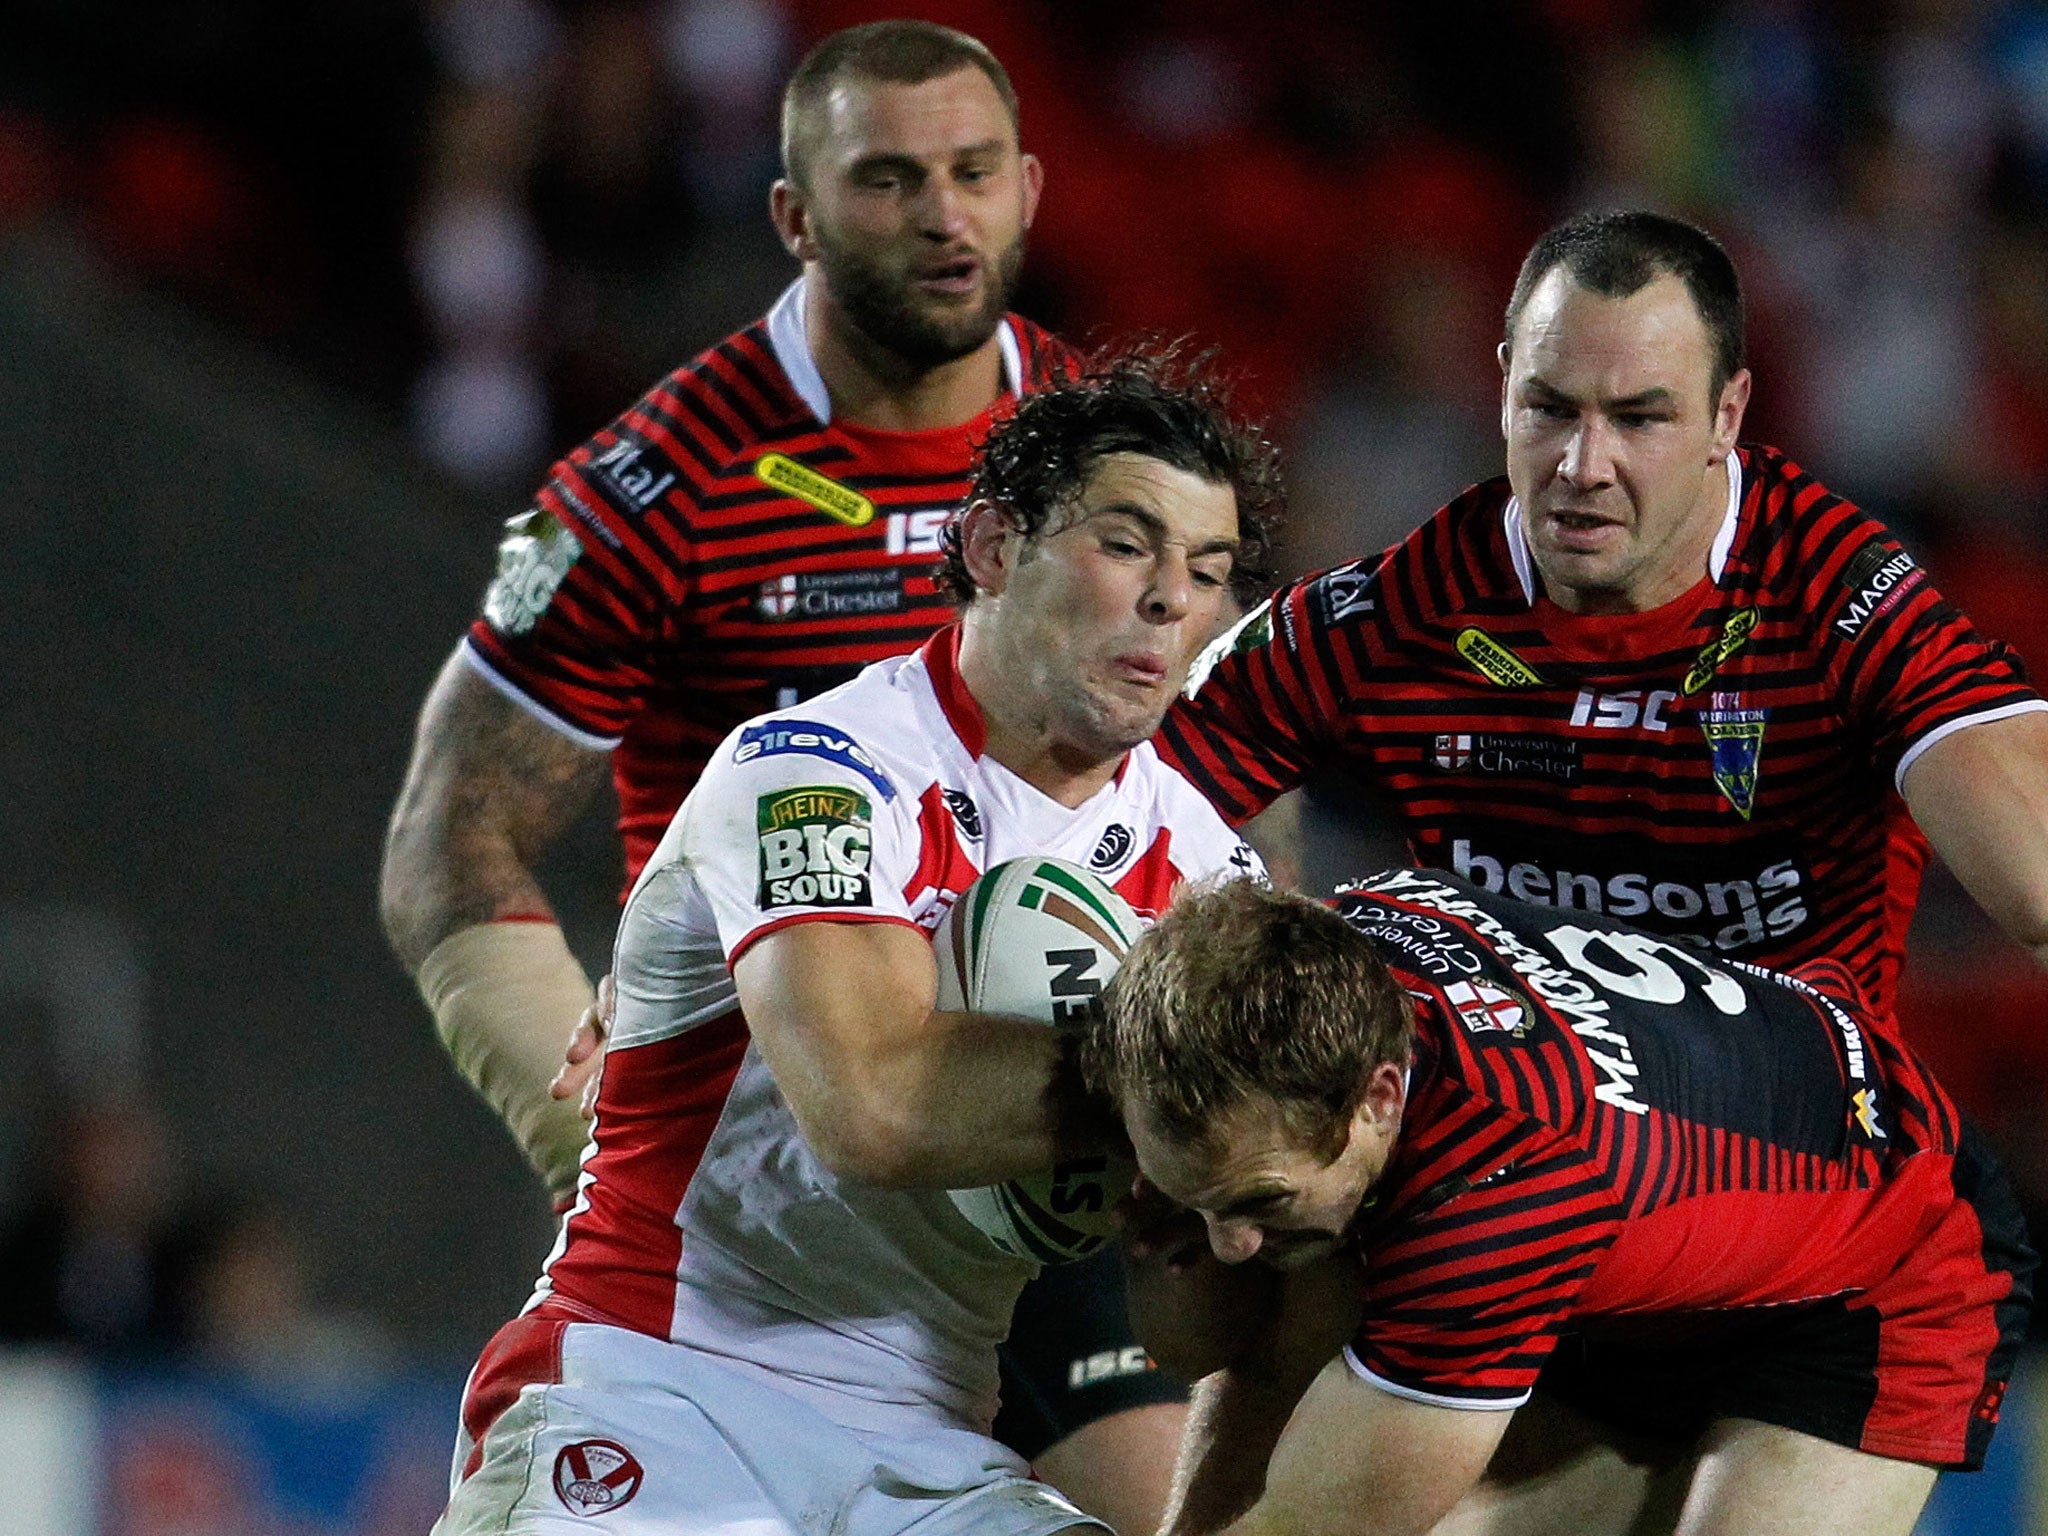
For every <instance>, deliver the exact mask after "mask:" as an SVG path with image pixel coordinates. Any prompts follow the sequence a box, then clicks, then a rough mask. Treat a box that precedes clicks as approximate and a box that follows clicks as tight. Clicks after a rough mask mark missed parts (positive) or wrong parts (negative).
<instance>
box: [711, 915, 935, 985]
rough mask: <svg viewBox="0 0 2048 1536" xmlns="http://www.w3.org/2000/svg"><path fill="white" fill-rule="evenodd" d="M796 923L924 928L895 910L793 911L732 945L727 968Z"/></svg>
mask: <svg viewBox="0 0 2048 1536" xmlns="http://www.w3.org/2000/svg"><path fill="white" fill-rule="evenodd" d="M796 923H901V924H902V925H903V926H904V927H905V928H908V929H910V930H911V931H912V932H914V933H923V932H924V930H923V929H922V928H920V927H918V926H917V924H915V923H913V922H912V921H911V920H910V919H909V918H907V917H898V916H897V915H896V914H895V913H893V912H833V911H829V910H828V911H824V912H792V913H790V915H789V916H788V917H778V918H776V919H775V920H774V921H773V922H769V923H763V924H762V925H761V926H760V927H758V928H756V929H754V931H753V932H751V933H749V934H748V935H747V936H746V937H745V938H743V939H741V940H740V941H739V943H737V944H735V945H734V946H733V947H732V953H731V954H729V955H727V956H726V957H725V968H726V970H727V971H731V970H732V968H733V967H734V966H736V965H738V964H739V963H740V956H741V955H744V954H745V953H746V952H747V951H748V950H750V949H752V948H753V947H754V946H755V945H756V944H758V943H759V942H760V941H761V940H763V939H765V938H767V937H768V935H769V934H771V933H774V932H776V931H778V930H779V929H783V928H788V927H791V926H792V925H794V924H796Z"/></svg>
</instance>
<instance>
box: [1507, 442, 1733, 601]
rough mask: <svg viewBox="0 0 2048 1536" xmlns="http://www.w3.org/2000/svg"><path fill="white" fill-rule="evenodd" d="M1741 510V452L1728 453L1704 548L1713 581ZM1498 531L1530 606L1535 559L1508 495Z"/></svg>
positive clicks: (1516, 502)
mask: <svg viewBox="0 0 2048 1536" xmlns="http://www.w3.org/2000/svg"><path fill="white" fill-rule="evenodd" d="M1741 512H1742V455H1741V454H1740V453H1730V454H1729V455H1728V510H1727V511H1726V512H1725V513H1723V514H1722V516H1721V531H1720V532H1719V533H1717V534H1715V535H1714V544H1713V547H1712V548H1711V549H1709V550H1708V551H1707V577H1708V579H1709V580H1710V581H1712V582H1713V583H1714V584H1715V585H1717V586H1718V585H1719V584H1720V581H1721V573H1722V572H1723V571H1724V570H1726V569H1727V568H1728V551H1729V550H1731V549H1733V548H1734V547H1735V525H1736V522H1737V521H1738V519H1739V517H1740V514H1741ZM1501 532H1502V533H1503V534H1505V535H1506V536H1507V541H1508V558H1509V559H1510V560H1512V561H1513V562H1514V565H1515V577H1516V579H1517V580H1519V581H1520V582H1521V583H1522V596H1523V598H1524V599H1525V600H1526V601H1527V602H1528V603H1529V605H1530V606H1531V607H1534V606H1535V604H1536V597H1537V591H1538V588H1537V581H1536V561H1535V559H1534V557H1533V556H1531V555H1530V553H1529V536H1528V535H1527V534H1526V533H1525V532H1524V531H1523V529H1522V503H1521V500H1520V498H1518V497H1514V496H1510V497H1509V498H1508V504H1507V506H1506V507H1505V508H1504V509H1503V510H1502V512H1501Z"/></svg>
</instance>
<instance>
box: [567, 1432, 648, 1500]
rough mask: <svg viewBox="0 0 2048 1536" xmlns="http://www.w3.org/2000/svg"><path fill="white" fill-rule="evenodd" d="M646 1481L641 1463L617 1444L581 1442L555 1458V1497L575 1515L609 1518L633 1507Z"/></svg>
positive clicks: (601, 1441)
mask: <svg viewBox="0 0 2048 1536" xmlns="http://www.w3.org/2000/svg"><path fill="white" fill-rule="evenodd" d="M646 1480H647V1474H646V1472H644V1471H643V1470H642V1469H641V1466H640V1463H639V1461H638V1459H636V1458H635V1457H634V1455H633V1453H632V1452H631V1451H629V1450H627V1449H626V1448H625V1447H624V1446H623V1445H620V1444H619V1443H618V1441H616V1440H579V1441H577V1442H576V1443H575V1444H574V1445H565V1446H563V1447H562V1449H561V1451H560V1453H559V1454H557V1455H556V1457H555V1497H556V1498H558V1499H560V1500H561V1501H562V1504H563V1506H564V1507H565V1508H566V1509H567V1510H568V1511H569V1513H570V1514H572V1515H582V1516H585V1517H588V1516H591V1515H608V1514H610V1513H611V1512H612V1511H613V1510H615V1509H618V1508H620V1507H621V1506H622V1505H625V1504H629V1503H631V1502H632V1500H633V1495H634V1494H636V1493H638V1492H639V1491H640V1485H641V1484H642V1483H643V1482H645V1481H646Z"/></svg>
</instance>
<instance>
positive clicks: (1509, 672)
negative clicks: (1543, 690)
mask: <svg viewBox="0 0 2048 1536" xmlns="http://www.w3.org/2000/svg"><path fill="white" fill-rule="evenodd" d="M1458 654H1459V655H1460V656H1462V657H1464V658H1465V659H1466V660H1467V661H1469V662H1471V663H1472V666H1473V669H1474V670H1475V671H1477V672H1478V673H1479V675H1480V676H1481V677H1483V678H1485V679H1486V680H1487V681H1488V682H1490V683H1497V684H1499V685H1500V686H1501V687H1503V688H1539V687H1541V686H1542V685H1543V674H1542V673H1540V672H1538V671H1537V670H1536V669H1535V668H1534V667H1532V666H1530V665H1529V663H1527V662H1526V661H1524V660H1522V658H1521V657H1519V656H1517V655H1516V654H1515V653H1514V652H1513V651H1511V650H1509V649H1508V648H1507V647H1506V646H1504V645H1502V644H1501V643H1500V642H1499V641H1498V640H1496V639H1494V638H1493V636H1491V635H1489V634H1488V633H1487V632H1486V631H1485V630H1483V629H1467V630H1463V631H1461V632H1460V633H1459V635H1458Z"/></svg>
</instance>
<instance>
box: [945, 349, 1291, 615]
mask: <svg viewBox="0 0 2048 1536" xmlns="http://www.w3.org/2000/svg"><path fill="white" fill-rule="evenodd" d="M1112 453H1140V454H1143V455H1145V456H1146V457H1147V458H1152V459H1157V460H1159V461H1160V462H1161V463H1162V464H1168V465H1171V466H1172V467H1173V468H1175V469H1179V470H1185V471H1186V472H1187V473H1189V474H1191V475H1197V476H1200V477H1201V478H1202V479H1204V480H1208V481H1211V482H1212V483H1214V484H1217V485H1227V486H1229V487H1230V489H1231V490H1232V491H1233V492H1234V493H1235V494H1236V497H1237V526H1238V540H1239V542H1238V548H1237V555H1236V558H1235V560H1234V561H1233V562H1232V566H1231V587H1232V589H1233V591H1234V592H1235V593H1236V594H1237V596H1238V598H1239V600H1240V601H1248V600H1253V599H1256V598H1258V597H1261V596H1263V595H1264V594H1265V592H1266V590H1267V588H1268V587H1270V586H1271V584H1272V556H1273V534H1274V529H1275V527H1276V525H1277V523H1278V521H1279V516H1280V509H1281V503H1282V493H1281V484H1280V455H1279V451H1278V450H1277V449H1276V448H1275V447H1274V446H1273V442H1272V440H1271V439H1270V438H1269V437H1267V435H1266V432H1265V429H1264V427H1263V426H1261V425H1259V424H1258V423H1256V422H1253V421H1251V420H1250V419H1248V418H1247V417H1244V416H1242V415H1240V414H1238V412H1237V410H1236V408H1235V407H1234V406H1233V405H1232V403H1231V399H1230V385H1229V382H1228V380H1227V379H1226V378H1225V377H1224V376H1223V375H1222V374H1221V373H1220V372H1219V371H1218V370H1217V366H1216V353H1215V351H1214V350H1213V349H1208V350H1202V351H1194V350H1191V349H1189V348H1188V347H1187V346H1186V345H1185V344H1183V343H1180V342H1170V343H1163V344H1162V343H1158V342H1154V341H1150V340H1146V341H1138V342H1125V343H1121V344H1119V345H1117V346H1115V347H1112V348H1107V349H1104V350H1102V351H1098V352H1096V353H1093V354H1091V355H1090V356H1089V357H1087V358H1086V359H1084V360H1083V361H1082V362H1081V363H1080V364H1079V365H1078V366H1076V367H1075V368H1074V369H1073V370H1071V371H1070V372H1069V373H1068V374H1067V376H1065V377H1063V378H1059V379H1056V380H1055V381H1054V382H1052V383H1050V384H1047V385H1044V386H1042V387H1040V388H1038V389H1034V390H1032V391H1031V392H1030V393H1029V394H1027V395H1026V396H1025V397H1024V398H1023V400H1022V401H1020V402H1019V403H1018V406H1017V408H1016V410H1015V411H1013V412H1012V413H1011V414H1010V415H1009V416H1008V417H1006V418H1004V419H1003V420H1002V421H1001V422H999V423H998V424H997V425H996V427H995V429H994V430H993V431H991V432H990V433H989V435H988V438H987V440H986V441H985V442H983V443H982V444H981V446H980V451H979V452H978V453H977V454H976V456H975V467H974V483H973V485H972V486H971V487H970V488H969V490H968V493H967V499H966V501H965V502H964V503H963V504H962V509H963V510H964V509H965V507H966V506H970V505H972V504H973V503H975V502H977V501H988V502H993V503H995V504H996V505H998V506H1000V507H1002V508H1003V509H1004V510H1005V511H1006V512H1007V513H1008V515H1009V516H1010V518H1011V519H1012V520H1013V521H1014V522H1015V524H1016V526H1017V527H1018V528H1019V529H1020V530H1021V531H1022V532H1023V533H1024V535H1025V536H1026V537H1027V538H1036V537H1037V536H1038V535H1039V534H1040V533H1041V532H1042V531H1044V529H1045V527H1046V525H1047V523H1048V522H1050V521H1051V520H1052V518H1053V515H1054V514H1055V513H1056V512H1058V511H1059V510H1060V509H1061V508H1063V507H1065V506H1066V505H1067V504H1068V503H1069V502H1071V501H1072V500H1073V498H1074V497H1075V496H1076V495H1078V494H1079V493H1080V491H1081V489H1082V487H1083V486H1085V485H1086V484H1087V483H1088V477H1089V475H1090V474H1091V473H1092V472H1093V469H1094V466H1095V463H1096V461H1097V460H1098V459H1101V458H1103V457H1105V456H1107V455H1109V454H1112ZM939 554H940V564H939V568H938V570H937V571H936V572H934V574H933V579H934V580H935V581H936V582H937V583H938V586H939V588H940V590H941V591H943V592H945V593H947V594H948V595H949V596H951V597H952V599H953V600H954V601H955V602H956V603H961V604H966V603H970V602H972V601H973V600H974V595H975V591H976V588H975V585H974V578H973V577H972V576H971V575H969V574H968V570H967V562H966V559H965V558H964V556H963V554H962V551H961V547H960V514H959V513H958V512H956V513H955V514H954V516H953V520H952V521H951V522H950V523H948V524H947V525H946V529H945V532H944V533H943V534H942V535H941V536H940V543H939Z"/></svg>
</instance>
